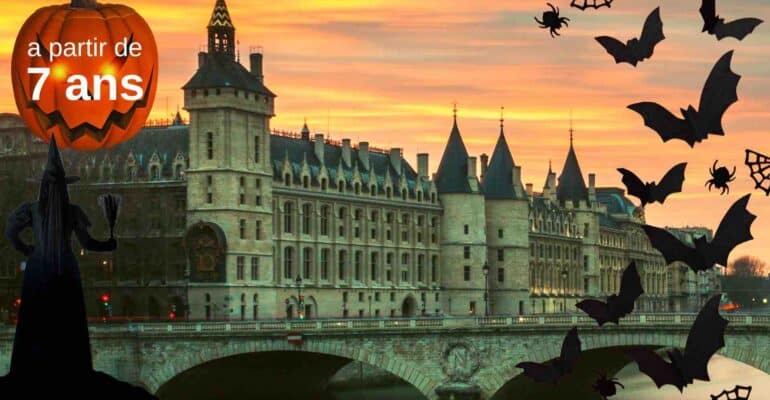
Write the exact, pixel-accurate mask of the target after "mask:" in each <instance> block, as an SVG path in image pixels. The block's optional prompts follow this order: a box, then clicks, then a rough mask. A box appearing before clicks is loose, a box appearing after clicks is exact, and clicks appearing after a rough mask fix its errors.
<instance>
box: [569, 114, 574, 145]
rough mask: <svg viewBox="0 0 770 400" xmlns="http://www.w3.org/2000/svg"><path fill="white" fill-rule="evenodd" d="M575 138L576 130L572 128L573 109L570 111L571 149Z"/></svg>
mask: <svg viewBox="0 0 770 400" xmlns="http://www.w3.org/2000/svg"><path fill="white" fill-rule="evenodd" d="M574 137H575V130H574V129H573V128H572V109H570V110H569V147H572V143H573V141H574Z"/></svg>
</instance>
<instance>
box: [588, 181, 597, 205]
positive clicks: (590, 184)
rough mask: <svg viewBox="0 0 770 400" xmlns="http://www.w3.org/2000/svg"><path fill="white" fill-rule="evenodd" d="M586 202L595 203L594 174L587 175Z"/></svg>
mask: <svg viewBox="0 0 770 400" xmlns="http://www.w3.org/2000/svg"><path fill="white" fill-rule="evenodd" d="M588 201H589V202H590V203H594V202H596V174H588Z"/></svg>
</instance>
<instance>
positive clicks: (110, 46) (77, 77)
mask: <svg viewBox="0 0 770 400" xmlns="http://www.w3.org/2000/svg"><path fill="white" fill-rule="evenodd" d="M119 42H122V43H123V44H122V45H117V46H116V44H118V43H119ZM30 49H36V50H37V51H31V50H30ZM130 49H133V52H129V50H130ZM30 68H32V71H33V73H30ZM42 70H47V71H48V73H47V76H46V75H45V74H44V73H41V72H40V71H42ZM11 73H12V75H13V76H12V82H13V90H14V95H15V98H16V105H17V107H18V109H19V113H20V114H21V116H22V118H23V119H24V121H25V123H26V124H27V126H28V127H29V128H30V130H31V131H32V132H33V133H34V134H35V135H37V136H39V137H40V138H42V139H43V140H45V141H48V140H49V139H50V137H51V135H53V136H55V137H56V142H57V144H59V146H61V147H70V148H74V149H78V150H95V149H99V148H105V147H112V146H114V145H116V144H118V143H121V142H124V141H126V140H128V139H130V138H131V137H133V136H134V135H135V134H136V133H137V132H138V131H139V130H140V129H141V128H142V126H143V125H144V123H145V121H146V120H147V117H148V115H149V113H150V111H151V109H152V104H153V101H154V99H155V90H156V86H157V81H158V49H157V45H156V43H155V39H154V37H153V34H152V31H151V30H150V27H149V26H148V25H147V23H146V22H145V21H144V19H143V18H142V17H141V16H140V15H139V14H137V13H136V11H134V10H133V9H131V8H130V7H126V6H123V5H118V4H97V3H96V1H95V0H72V3H71V4H64V5H58V6H50V7H43V8H41V9H39V10H37V11H36V12H35V13H34V14H33V15H32V16H31V17H29V19H27V21H26V22H25V23H24V26H23V27H22V28H21V31H20V32H19V36H18V37H17V39H16V45H15V47H14V50H13V60H12V68H11ZM44 77H45V78H46V79H45V80H44V81H43V83H42V86H40V87H37V86H38V85H39V84H40V80H41V79H43V78H44ZM36 89H38V90H37V91H36Z"/></svg>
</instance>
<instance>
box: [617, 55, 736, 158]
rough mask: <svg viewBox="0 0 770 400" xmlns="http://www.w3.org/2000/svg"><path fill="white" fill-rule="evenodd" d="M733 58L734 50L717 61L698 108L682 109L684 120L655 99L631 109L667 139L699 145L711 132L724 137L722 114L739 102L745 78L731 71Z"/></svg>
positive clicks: (637, 104)
mask: <svg viewBox="0 0 770 400" xmlns="http://www.w3.org/2000/svg"><path fill="white" fill-rule="evenodd" d="M732 57H733V52H732V50H731V51H728V52H727V53H725V54H724V55H723V56H722V57H721V58H720V59H719V61H717V63H716V64H715V65H714V68H713V69H712V70H711V73H710V74H709V77H708V79H707V80H706V84H705V85H704V86H703V91H702V92H701V97H700V105H699V106H698V109H697V110H696V109H695V108H694V107H693V106H692V105H690V106H689V107H688V108H687V109H686V110H685V109H681V110H680V112H681V113H682V116H683V117H684V119H682V118H678V117H676V116H675V115H674V114H672V113H671V112H670V111H668V110H667V109H665V108H663V107H662V106H661V105H660V104H658V103H653V102H642V103H635V104H631V105H630V106H628V108H630V109H631V110H634V111H636V112H637V113H639V114H640V115H641V116H642V118H644V124H645V125H646V126H648V127H650V128H652V130H654V131H655V132H657V133H658V135H660V138H661V139H663V141H664V142H668V141H669V140H671V139H680V140H684V141H685V142H687V144H689V145H690V147H695V143H697V142H701V141H703V140H704V139H706V137H707V136H708V135H709V134H712V135H720V136H724V134H725V132H724V129H723V128H722V116H723V115H724V113H725V111H727V109H728V108H729V107H730V106H731V105H732V104H733V103H735V102H736V101H738V93H737V88H738V81H739V80H740V79H741V76H740V75H738V74H736V73H734V72H733V71H731V70H730V62H731V61H732Z"/></svg>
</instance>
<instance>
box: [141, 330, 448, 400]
mask: <svg viewBox="0 0 770 400" xmlns="http://www.w3.org/2000/svg"><path fill="white" fill-rule="evenodd" d="M152 347H153V348H152V349H148V350H150V351H151V352H153V353H155V354H161V357H160V358H159V359H156V360H152V361H150V360H148V361H150V362H148V363H147V364H146V365H143V366H142V370H141V372H140V375H141V376H140V381H141V383H142V384H143V385H144V386H145V387H146V388H147V389H148V390H149V391H150V392H151V393H157V392H158V390H159V389H160V388H161V387H162V386H163V385H164V384H166V383H168V382H170V381H171V380H172V379H173V378H174V377H176V376H178V375H180V374H182V373H184V372H185V371H188V370H190V369H192V368H194V367H196V366H199V365H202V364H205V363H208V362H211V361H217V360H221V359H224V358H227V357H231V356H239V355H247V354H257V353H267V352H281V351H285V352H306V353H316V354H322V355H329V356H336V357H340V358H344V359H348V360H350V361H360V362H362V363H365V364H369V365H372V366H375V367H378V368H380V369H382V370H385V371H387V372H389V373H391V374H393V375H395V376H397V377H399V378H400V379H403V380H404V381H405V382H407V383H409V384H411V385H412V386H414V387H415V388H416V389H417V390H419V391H420V392H421V393H422V394H423V395H425V396H426V397H427V398H429V399H431V398H434V397H435V393H434V390H435V388H436V387H437V386H438V385H439V384H440V382H435V381H434V380H432V379H430V377H428V376H426V375H424V374H423V373H422V372H421V371H420V370H419V369H418V368H415V367H414V366H412V365H410V364H409V363H408V362H405V361H404V360H401V359H399V358H397V357H391V356H388V355H384V354H381V353H373V352H369V351H366V350H365V349H363V348H361V346H356V345H346V344H341V343H329V342H313V341H308V342H305V343H303V344H302V345H301V346H295V345H292V344H289V343H288V342H287V340H286V339H285V337H281V338H280V339H278V338H276V339H275V340H270V341H264V340H260V341H254V342H247V341H231V342H229V343H227V345H224V346H223V345H208V346H205V345H204V346H201V348H200V351H195V352H175V353H176V355H175V356H172V357H169V356H168V354H169V352H168V351H164V350H162V349H158V348H157V345H154V346H152ZM159 350H160V353H158V351H159Z"/></svg>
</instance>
